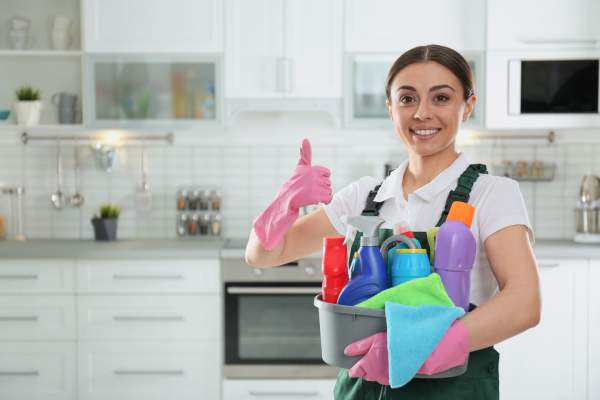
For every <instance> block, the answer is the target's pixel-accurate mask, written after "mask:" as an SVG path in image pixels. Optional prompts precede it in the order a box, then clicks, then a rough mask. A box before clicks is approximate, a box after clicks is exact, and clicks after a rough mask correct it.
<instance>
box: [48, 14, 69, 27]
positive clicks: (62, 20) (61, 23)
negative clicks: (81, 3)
mask: <svg viewBox="0 0 600 400" xmlns="http://www.w3.org/2000/svg"><path fill="white" fill-rule="evenodd" d="M69 26H71V20H70V19H69V18H67V17H65V16H64V15H60V14H58V15H55V16H54V21H53V23H52V30H59V31H67V30H68V29H69Z"/></svg>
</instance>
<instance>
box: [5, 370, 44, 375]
mask: <svg viewBox="0 0 600 400" xmlns="http://www.w3.org/2000/svg"><path fill="white" fill-rule="evenodd" d="M39 374H40V372H39V371H37V370H32V371H0V376H38V375H39Z"/></svg>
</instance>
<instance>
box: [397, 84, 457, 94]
mask: <svg viewBox="0 0 600 400" xmlns="http://www.w3.org/2000/svg"><path fill="white" fill-rule="evenodd" d="M445 88H448V89H450V90H452V91H453V92H455V90H454V88H453V87H452V86H450V85H446V84H443V85H435V86H432V87H431V88H430V89H429V91H430V92H433V91H436V90H439V89H445ZM402 89H406V90H412V91H413V92H416V91H417V89H415V88H414V87H413V86H408V85H402V86H400V87H399V88H398V89H396V92H399V91H400V90H402Z"/></svg>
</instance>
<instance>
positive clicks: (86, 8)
mask: <svg viewBox="0 0 600 400" xmlns="http://www.w3.org/2000/svg"><path fill="white" fill-rule="evenodd" d="M82 1H83V16H84V25H85V35H84V43H85V47H84V48H85V50H86V51H87V52H100V53H102V52H127V53H136V52H156V53H165V52H169V53H173V52H178V53H183V52H185V53H198V52H200V53H202V52H205V53H206V52H220V51H222V47H223V24H222V20H223V9H222V8H223V6H222V1H220V0H169V1H165V0H127V1H121V0H82Z"/></svg>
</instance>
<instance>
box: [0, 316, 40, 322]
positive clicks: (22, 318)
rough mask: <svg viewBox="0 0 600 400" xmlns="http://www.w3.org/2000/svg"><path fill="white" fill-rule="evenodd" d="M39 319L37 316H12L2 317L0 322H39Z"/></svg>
mask: <svg viewBox="0 0 600 400" xmlns="http://www.w3.org/2000/svg"><path fill="white" fill-rule="evenodd" d="M37 320H39V317H38V316H37V315H14V316H13V315H11V316H0V321H37Z"/></svg>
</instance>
